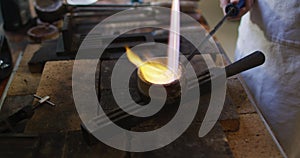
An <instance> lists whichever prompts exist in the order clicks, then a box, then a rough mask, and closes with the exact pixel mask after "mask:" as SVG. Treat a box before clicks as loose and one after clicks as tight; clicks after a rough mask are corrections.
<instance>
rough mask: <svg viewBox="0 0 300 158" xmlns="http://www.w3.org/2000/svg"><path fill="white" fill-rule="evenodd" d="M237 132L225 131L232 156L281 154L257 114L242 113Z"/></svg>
mask: <svg viewBox="0 0 300 158" xmlns="http://www.w3.org/2000/svg"><path fill="white" fill-rule="evenodd" d="M240 122H241V125H240V129H239V131H238V132H227V133H226V135H227V138H228V143H229V145H230V147H231V149H232V152H233V155H234V157H237V158H242V157H276V158H281V157H282V156H281V154H280V152H279V150H278V148H277V146H276V144H275V143H274V142H273V139H272V137H271V136H270V134H269V133H268V131H267V129H266V128H265V126H264V125H263V123H262V122H261V119H260V118H259V116H258V115H257V114H255V113H254V114H243V115H241V118H240Z"/></svg>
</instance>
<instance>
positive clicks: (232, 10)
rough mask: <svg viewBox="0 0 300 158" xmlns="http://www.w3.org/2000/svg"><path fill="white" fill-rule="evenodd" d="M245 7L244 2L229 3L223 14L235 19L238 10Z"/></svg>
mask: <svg viewBox="0 0 300 158" xmlns="http://www.w3.org/2000/svg"><path fill="white" fill-rule="evenodd" d="M245 6H246V2H245V0H240V1H239V2H238V3H237V4H234V3H229V4H228V5H227V6H226V8H225V12H226V14H228V16H229V17H235V16H237V15H238V14H239V13H240V9H241V8H243V7H245Z"/></svg>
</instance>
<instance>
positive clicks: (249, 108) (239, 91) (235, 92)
mask: <svg viewBox="0 0 300 158" xmlns="http://www.w3.org/2000/svg"><path fill="white" fill-rule="evenodd" d="M227 85H228V89H227V91H228V94H229V95H230V97H231V98H232V102H233V104H234V105H235V106H236V109H237V112H238V113H239V114H251V113H256V110H255V108H254V106H253V105H252V103H251V102H250V101H249V98H248V95H247V94H246V92H245V90H244V87H243V86H242V84H241V82H240V81H239V79H238V78H237V77H233V78H230V79H229V80H228V82H227Z"/></svg>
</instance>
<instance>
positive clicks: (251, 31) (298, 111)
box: [236, 0, 300, 158]
mask: <svg viewBox="0 0 300 158" xmlns="http://www.w3.org/2000/svg"><path fill="white" fill-rule="evenodd" d="M255 50H261V51H262V52H264V54H265V55H266V62H265V64H264V65H262V66H260V67H257V68H254V69H252V70H249V71H246V72H244V73H242V77H243V79H244V80H245V81H246V84H247V86H248V88H249V89H250V91H251V92H252V94H253V96H254V98H255V100H256V102H257V104H258V107H259V109H260V110H261V112H262V113H263V115H264V117H265V119H266V120H267V122H268V124H269V125H270V126H271V129H272V130H273V132H274V134H275V136H276V137H277V139H278V141H279V143H280V144H281V146H282V147H283V149H284V151H285V153H286V154H287V155H288V157H291V158H300V0H287V1H279V0H256V2H255V4H254V6H253V8H252V9H251V11H250V13H248V14H246V15H245V16H244V17H243V18H242V21H241V25H240V28H239V38H238V42H237V49H236V59H240V58H242V57H244V56H246V55H247V54H249V53H251V52H253V51H255Z"/></svg>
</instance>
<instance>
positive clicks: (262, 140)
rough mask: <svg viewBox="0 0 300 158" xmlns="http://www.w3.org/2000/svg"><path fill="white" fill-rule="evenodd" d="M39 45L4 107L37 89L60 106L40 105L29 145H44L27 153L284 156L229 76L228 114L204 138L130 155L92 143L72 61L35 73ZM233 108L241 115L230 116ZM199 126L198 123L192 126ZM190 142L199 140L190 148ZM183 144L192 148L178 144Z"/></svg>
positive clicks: (31, 124)
mask: <svg viewBox="0 0 300 158" xmlns="http://www.w3.org/2000/svg"><path fill="white" fill-rule="evenodd" d="M39 47H40V45H28V47H27V49H26V51H25V53H24V54H25V56H24V58H23V60H22V63H23V64H21V66H20V69H19V70H18V71H17V74H16V77H15V79H14V80H13V83H12V86H11V88H10V90H9V93H8V98H7V100H6V102H5V104H4V106H3V108H4V110H5V109H6V110H5V111H6V112H9V113H12V112H14V111H16V110H18V109H19V108H21V107H22V106H20V105H22V104H24V100H27V102H31V100H30V95H31V94H34V93H37V94H38V95H41V96H45V95H49V96H50V97H51V98H52V99H51V101H53V102H55V103H56V104H57V105H58V106H57V107H56V108H52V107H49V106H47V105H46V106H43V107H41V108H39V109H37V111H36V113H35V115H34V116H33V118H32V119H31V120H29V122H28V123H27V126H26V128H25V135H27V136H28V137H25V138H26V139H30V140H33V141H34V143H32V146H30V147H32V149H35V148H38V149H39V150H35V151H32V150H31V151H30V152H28V155H29V156H28V157H34V156H35V157H99V155H101V156H102V157H145V156H148V157H154V156H155V157H156V156H164V157H166V156H169V157H170V156H171V155H172V156H174V155H176V154H177V156H178V157H179V155H181V156H186V155H187V153H188V154H189V156H192V155H194V156H195V157H232V156H234V157H280V154H279V151H278V150H277V148H276V146H275V144H274V143H273V141H272V139H271V137H270V135H269V134H268V132H267V130H266V129H265V127H264V125H263V124H262V122H261V120H260V118H259V116H258V115H257V113H256V111H255V109H254V108H253V106H252V104H251V103H250V101H249V100H248V99H247V95H246V93H245V91H244V89H243V87H242V85H241V84H240V82H239V80H238V79H237V78H232V79H230V80H229V83H228V96H227V103H226V108H225V110H228V111H227V112H226V113H224V112H223V115H222V119H221V120H220V124H219V123H218V124H217V125H216V126H215V128H214V129H213V130H212V132H211V133H210V134H209V135H208V136H207V137H206V138H203V139H202V140H200V139H198V137H197V136H196V135H195V134H194V133H193V132H191V133H188V134H187V135H188V136H187V137H183V138H180V139H178V140H177V141H176V142H174V143H173V144H172V145H170V146H167V147H166V148H163V149H161V150H158V151H154V152H150V153H126V152H123V151H119V150H116V149H112V148H110V147H108V146H106V145H104V144H101V143H99V144H97V145H95V146H88V145H87V144H86V142H85V141H84V140H83V138H82V133H81V131H80V126H79V125H80V123H81V121H80V118H79V117H78V114H77V112H76V109H75V106H74V102H73V98H72V97H73V96H72V90H71V89H72V87H71V84H72V83H71V74H72V66H73V61H53V62H47V63H46V65H45V68H44V71H43V74H42V75H41V74H32V73H30V72H29V69H28V66H27V64H26V63H27V62H28V61H29V60H30V58H31V56H32V54H33V53H34V52H35V51H36V50H37V49H39ZM16 98H18V99H16ZM11 103H13V104H14V105H18V106H17V108H11V105H12V104H11ZM2 111H3V110H2ZM230 112H233V113H231V114H233V115H237V116H233V115H231V114H230ZM198 127H199V125H198ZM237 127H238V128H237ZM194 128H195V126H193V127H192V128H191V129H194ZM192 131H193V130H192ZM196 131H197V130H196ZM22 139H24V137H22ZM195 139H197V140H195ZM8 142H9V141H8ZM191 142H196V143H193V145H191V146H189V145H190V144H189V143H191ZM183 143H184V144H186V145H187V146H189V147H182V148H178V146H180V145H182V144H183ZM37 144H39V145H37ZM0 145H1V141H0ZM228 145H229V146H228ZM37 146H38V147H37ZM176 147H177V148H176ZM229 147H230V148H229ZM18 149H19V150H21V149H23V148H22V146H16V148H15V149H14V151H18ZM30 149H31V148H30ZM24 150H25V149H24ZM0 152H2V150H1V151H0ZM20 153H22V152H20ZM23 156H24V155H23Z"/></svg>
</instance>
